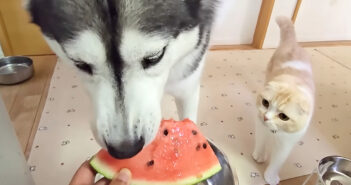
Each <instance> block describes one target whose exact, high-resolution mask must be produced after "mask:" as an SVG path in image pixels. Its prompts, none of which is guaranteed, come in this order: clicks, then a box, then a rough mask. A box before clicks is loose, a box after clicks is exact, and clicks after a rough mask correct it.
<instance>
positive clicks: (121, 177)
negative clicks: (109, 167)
mask: <svg viewBox="0 0 351 185" xmlns="http://www.w3.org/2000/svg"><path fill="white" fill-rule="evenodd" d="M131 177H132V174H131V172H130V171H129V170H128V169H122V170H121V171H120V172H119V173H118V175H117V176H115V177H114V178H113V179H112V181H111V184H110V185H129V184H130V182H129V181H130V179H131Z"/></svg>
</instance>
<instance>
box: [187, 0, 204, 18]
mask: <svg viewBox="0 0 351 185" xmlns="http://www.w3.org/2000/svg"><path fill="white" fill-rule="evenodd" d="M185 4H186V6H187V9H188V12H189V15H190V16H191V17H192V18H194V19H197V18H199V10H200V8H201V0H186V1H185Z"/></svg>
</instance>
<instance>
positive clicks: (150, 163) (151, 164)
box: [146, 160, 155, 166]
mask: <svg viewBox="0 0 351 185" xmlns="http://www.w3.org/2000/svg"><path fill="white" fill-rule="evenodd" d="M154 164H155V161H154V160H151V161H149V162H147V163H146V165H147V166H153V165H154Z"/></svg>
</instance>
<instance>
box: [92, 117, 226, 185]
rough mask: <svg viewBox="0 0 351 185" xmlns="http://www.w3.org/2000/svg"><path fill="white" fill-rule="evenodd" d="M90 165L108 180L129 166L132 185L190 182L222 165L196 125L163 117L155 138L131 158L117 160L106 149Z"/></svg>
mask: <svg viewBox="0 0 351 185" xmlns="http://www.w3.org/2000/svg"><path fill="white" fill-rule="evenodd" d="M90 164H91V165H92V166H93V168H94V169H95V170H96V171H97V172H99V173H101V174H102V175H104V176H105V177H106V178H108V179H112V178H113V176H114V175H115V174H116V172H118V171H120V170H121V169H122V168H128V169H130V170H131V172H132V176H133V177H132V178H133V179H132V183H131V184H132V185H188V184H195V183H198V182H200V181H202V180H204V179H207V178H209V177H211V176H212V175H214V174H216V173H217V172H219V171H220V170H221V165H220V163H219V161H218V159H217V157H216V155H215V154H214V152H213V150H212V148H211V147H210V145H209V143H208V142H207V139H206V138H205V137H204V136H203V135H202V134H201V133H200V131H199V130H198V128H197V127H196V125H195V124H194V123H193V122H191V121H190V120H188V119H186V120H184V121H181V122H177V121H174V120H164V121H162V123H161V126H160V129H159V132H158V134H157V136H156V138H155V140H154V141H153V142H152V143H151V144H149V145H148V146H146V147H145V148H144V149H143V150H142V151H141V152H140V153H139V154H137V155H136V156H134V157H133V158H130V159H121V160H120V159H115V158H113V157H112V156H110V155H109V154H108V152H107V151H106V150H104V149H102V150H100V151H99V153H97V154H96V155H95V157H93V159H92V160H91V162H90Z"/></svg>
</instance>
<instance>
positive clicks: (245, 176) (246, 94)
mask: <svg viewBox="0 0 351 185" xmlns="http://www.w3.org/2000/svg"><path fill="white" fill-rule="evenodd" d="M308 51H309V52H310V53H311V55H312V58H313V67H314V71H315V77H316V86H317V106H316V113H315V117H314V120H313V123H312V124H311V127H310V129H309V132H308V133H307V135H306V137H304V138H303V139H302V141H301V142H300V143H299V144H298V145H297V146H296V147H295V149H294V151H293V153H292V155H291V157H290V158H289V159H288V161H287V162H286V164H285V166H284V168H283V170H282V173H281V177H282V178H283V179H288V178H292V177H297V176H301V175H305V174H308V173H310V172H311V171H312V170H313V168H314V167H315V166H316V164H317V161H318V160H319V159H321V158H322V157H324V156H326V155H343V156H345V157H349V158H350V157H351V148H350V147H347V146H349V142H348V141H349V140H350V139H351V125H350V124H348V123H349V121H350V120H351V116H350V114H349V113H350V111H351V105H349V104H350V103H351V96H350V95H349V94H350V93H351V85H350V84H351V81H350V80H349V79H351V69H350V67H351V61H350V60H349V59H350V56H349V55H348V54H349V53H350V52H349V51H351V47H333V48H316V49H312V48H310V49H308ZM272 53H273V50H249V51H215V52H210V54H209V56H208V61H207V64H206V68H205V72H204V75H203V81H202V91H201V103H200V110H199V121H198V123H199V125H200V127H201V130H202V131H203V132H204V134H205V135H207V136H208V137H209V138H211V139H213V140H214V141H215V142H216V144H218V145H219V146H220V147H221V148H222V149H223V150H224V151H225V153H226V154H227V155H228V157H229V160H230V163H231V164H232V166H233V167H234V168H235V169H236V170H237V172H238V176H239V181H240V184H243V185H250V184H253V185H256V184H263V181H262V178H261V177H262V175H261V173H262V172H263V169H264V165H257V164H256V163H254V161H253V160H252V159H251V157H250V154H251V151H252V146H253V135H254V130H253V125H254V123H253V122H254V120H255V115H256V113H255V103H254V101H255V97H256V95H257V92H258V91H259V90H260V89H261V88H262V85H263V76H264V69H265V66H266V64H267V62H268V60H269V58H270V56H271V54H272ZM67 82H69V83H67ZM165 105H167V106H165ZM164 107H165V109H164V115H165V117H166V118H167V117H174V116H175V113H176V110H175V106H174V103H173V102H172V98H170V97H166V98H165V101H164ZM90 113H91V107H90V104H89V101H88V98H87V97H86V96H85V95H84V90H83V89H81V84H80V82H79V80H78V79H77V78H76V77H75V74H74V72H73V71H72V70H71V69H67V68H66V67H65V66H63V65H62V64H61V63H59V64H58V65H57V66H56V70H55V73H54V76H53V79H52V82H51V85H50V89H49V95H48V99H47V103H46V105H45V107H44V111H43V114H42V115H43V116H42V117H41V120H40V126H39V128H38V131H37V134H36V138H35V140H34V143H33V148H32V152H31V156H30V159H29V161H28V162H29V164H30V165H31V166H32V168H31V169H32V170H33V171H32V174H33V176H34V178H35V180H36V182H37V184H38V185H41V184H43V185H44V184H45V185H48V184H49V185H50V182H52V184H55V185H61V184H62V185H66V184H68V181H69V179H70V178H71V176H72V174H73V172H74V170H75V169H76V167H77V166H78V165H79V164H80V163H81V162H82V161H83V160H85V159H87V158H88V157H89V156H90V155H92V154H94V153H95V152H96V151H97V149H98V146H97V145H96V144H95V141H94V139H93V138H92V135H91V132H90V130H89V123H88V122H89V121H90V116H89V115H91V114H90ZM52 169H55V172H53V171H52ZM301 182H302V179H298V180H296V179H295V180H289V181H285V182H283V183H282V184H284V185H288V184H289V185H297V184H301Z"/></svg>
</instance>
